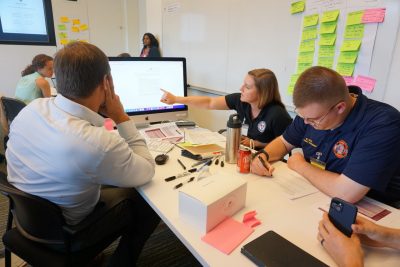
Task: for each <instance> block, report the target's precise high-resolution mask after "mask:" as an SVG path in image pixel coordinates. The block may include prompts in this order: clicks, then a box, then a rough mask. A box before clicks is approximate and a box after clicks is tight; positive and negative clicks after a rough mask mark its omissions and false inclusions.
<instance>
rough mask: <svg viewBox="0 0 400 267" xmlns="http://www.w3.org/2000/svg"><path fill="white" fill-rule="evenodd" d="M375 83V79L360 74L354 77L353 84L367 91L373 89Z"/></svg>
mask: <svg viewBox="0 0 400 267" xmlns="http://www.w3.org/2000/svg"><path fill="white" fill-rule="evenodd" d="M375 83H376V80H375V79H374V78H371V77H367V76H362V75H358V76H357V77H356V78H355V79H354V85H357V86H358V87H360V88H361V89H363V90H365V91H368V92H372V91H373V90H374V88H375Z"/></svg>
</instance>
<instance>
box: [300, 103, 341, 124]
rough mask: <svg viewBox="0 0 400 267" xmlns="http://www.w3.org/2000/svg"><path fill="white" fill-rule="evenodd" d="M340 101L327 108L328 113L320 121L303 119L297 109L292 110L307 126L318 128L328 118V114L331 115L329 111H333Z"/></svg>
mask: <svg viewBox="0 0 400 267" xmlns="http://www.w3.org/2000/svg"><path fill="white" fill-rule="evenodd" d="M340 102H342V100H341V101H339V102H337V103H336V104H335V105H333V106H332V107H330V108H329V110H328V112H326V113H325V115H323V116H322V117H321V118H320V119H310V118H306V117H303V116H302V115H301V114H300V113H299V112H297V108H295V109H294V111H295V112H296V114H297V115H298V116H299V117H300V118H302V119H303V120H304V121H307V122H308V123H309V124H311V125H312V126H313V127H318V126H319V125H320V124H321V122H322V121H323V120H324V119H325V118H326V117H327V116H328V114H329V113H331V111H332V110H333V108H334V107H336V105H337V104H339V103H340Z"/></svg>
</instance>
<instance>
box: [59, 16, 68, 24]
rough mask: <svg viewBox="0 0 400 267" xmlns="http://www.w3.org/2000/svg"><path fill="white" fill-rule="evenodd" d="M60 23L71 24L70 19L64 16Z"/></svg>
mask: <svg viewBox="0 0 400 267" xmlns="http://www.w3.org/2000/svg"><path fill="white" fill-rule="evenodd" d="M60 22H61V23H68V22H69V18H68V17H66V16H62V17H60Z"/></svg>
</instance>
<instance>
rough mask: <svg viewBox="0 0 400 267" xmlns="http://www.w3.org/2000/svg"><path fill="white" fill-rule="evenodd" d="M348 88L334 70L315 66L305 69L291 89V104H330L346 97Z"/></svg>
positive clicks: (301, 105)
mask: <svg viewBox="0 0 400 267" xmlns="http://www.w3.org/2000/svg"><path fill="white" fill-rule="evenodd" d="M347 94H348V89H347V86H346V83H345V81H344V79H343V77H342V76H341V75H340V74H339V73H337V72H336V71H334V70H332V69H329V68H325V67H321V66H315V67H311V68H309V69H307V70H305V71H304V72H303V73H302V74H301V75H300V77H299V79H298V80H297V82H296V84H295V86H294V90H293V104H294V105H295V106H296V107H304V106H306V105H308V104H311V103H321V104H323V105H332V104H333V103H337V102H338V101H341V100H344V99H346V95H347Z"/></svg>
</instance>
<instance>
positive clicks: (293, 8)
mask: <svg viewBox="0 0 400 267" xmlns="http://www.w3.org/2000/svg"><path fill="white" fill-rule="evenodd" d="M305 6H306V4H305V3H304V1H297V2H293V3H292V4H291V5H290V13H291V14H296V13H300V12H303V11H304V8H305Z"/></svg>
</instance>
